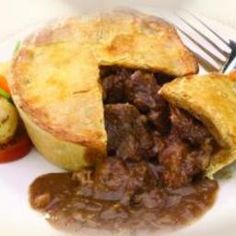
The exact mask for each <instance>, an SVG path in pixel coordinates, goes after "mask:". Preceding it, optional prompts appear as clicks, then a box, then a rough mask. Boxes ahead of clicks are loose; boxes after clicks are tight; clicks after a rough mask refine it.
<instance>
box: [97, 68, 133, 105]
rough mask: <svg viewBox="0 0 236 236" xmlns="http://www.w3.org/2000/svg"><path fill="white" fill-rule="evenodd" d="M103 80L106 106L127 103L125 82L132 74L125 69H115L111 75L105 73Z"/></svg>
mask: <svg viewBox="0 0 236 236" xmlns="http://www.w3.org/2000/svg"><path fill="white" fill-rule="evenodd" d="M103 76H104V78H102V87H103V99H104V102H105V103H106V104H113V103H123V102H126V95H125V84H124V83H125V81H126V80H128V79H129V76H130V72H129V71H128V70H125V69H123V70H122V69H120V70H118V69H116V68H113V69H112V70H111V71H110V73H108V74H107V73H104V75H103Z"/></svg>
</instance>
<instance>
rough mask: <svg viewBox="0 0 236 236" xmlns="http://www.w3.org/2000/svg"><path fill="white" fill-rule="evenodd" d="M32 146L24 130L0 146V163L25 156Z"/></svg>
mask: <svg viewBox="0 0 236 236" xmlns="http://www.w3.org/2000/svg"><path fill="white" fill-rule="evenodd" d="M31 148H32V143H31V141H30V139H29V137H28V135H27V134H26V132H25V131H24V132H23V134H20V135H19V136H16V137H15V138H14V139H13V140H12V141H10V142H9V143H8V144H7V145H4V146H2V147H0V163H5V162H10V161H15V160H18V159H20V158H22V157H24V156H26V155H27V154H28V153H29V152H30V150H31Z"/></svg>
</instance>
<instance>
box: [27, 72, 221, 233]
mask: <svg viewBox="0 0 236 236" xmlns="http://www.w3.org/2000/svg"><path fill="white" fill-rule="evenodd" d="M101 79H102V80H101V81H102V86H103V91H104V110H105V125H106V131H107V134H108V147H107V152H108V157H107V160H106V161H104V162H103V163H100V164H99V165H98V166H95V167H93V168H91V169H84V170H81V171H79V172H76V173H60V174H48V175H44V176H41V177H39V178H37V179H36V180H35V181H34V183H33V184H32V185H31V187H30V203H31V206H32V207H33V208H34V209H37V210H39V211H41V212H43V213H47V215H48V216H49V217H47V219H48V221H49V222H50V223H51V224H52V225H54V226H56V227H57V228H61V229H64V230H73V231H78V230H79V229H81V227H92V228H97V227H99V228H103V229H111V230H116V229H134V230H136V229H148V230H157V229H158V230H159V229H165V228H175V227H179V226H182V225H185V224H188V223H190V222H192V221H193V220H195V219H197V218H198V217H200V216H201V215H203V214H204V213H205V212H206V211H207V210H208V209H209V208H210V207H211V206H212V205H213V203H214V200H215V197H216V193H217V189H218V184H217V182H216V181H214V180H209V179H207V178H205V177H204V174H203V173H204V170H205V168H206V167H207V166H208V165H209V162H210V158H211V156H212V154H213V153H214V152H216V151H217V150H218V146H217V144H216V142H215V140H214V138H213V137H212V135H211V134H210V133H209V132H208V130H207V129H206V128H205V127H204V126H203V124H202V123H201V122H200V121H198V120H196V119H195V118H194V117H192V116H191V115H190V114H188V113H187V112H186V111H183V110H181V109H178V108H176V107H173V106H171V105H169V104H168V103H167V102H166V101H165V100H164V99H163V98H161V97H160V96H159V94H158V90H159V89H160V87H161V86H162V84H163V83H165V82H166V81H168V80H170V79H171V78H168V77H165V76H163V75H155V74H153V73H150V72H145V71H135V70H127V69H122V68H102V69H101Z"/></svg>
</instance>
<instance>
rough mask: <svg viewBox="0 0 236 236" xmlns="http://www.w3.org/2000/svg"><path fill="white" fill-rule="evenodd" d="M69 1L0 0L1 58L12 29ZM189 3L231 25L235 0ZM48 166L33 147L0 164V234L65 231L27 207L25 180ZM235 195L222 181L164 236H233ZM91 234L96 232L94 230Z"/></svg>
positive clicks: (51, 235) (63, 8) (235, 182)
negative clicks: (205, 204)
mask: <svg viewBox="0 0 236 236" xmlns="http://www.w3.org/2000/svg"><path fill="white" fill-rule="evenodd" d="M69 1H70V0H67V1H66V0H6V1H3V0H0V42H1V41H5V43H2V44H1V43H0V61H1V60H5V59H8V58H9V55H10V54H11V52H12V50H13V48H14V45H15V40H16V39H13V40H12V41H9V40H7V39H8V38H9V36H11V35H14V34H15V33H16V32H19V31H22V30H27V29H30V28H31V27H32V25H34V24H38V23H40V22H42V21H47V20H49V19H51V18H55V17H57V16H61V15H65V14H68V13H70V12H72V11H74V10H75V8H74V5H70V4H68V2H69ZM85 1H86V0H84V1H83V2H82V1H80V2H79V3H78V5H80V7H81V8H82V6H84V2H85ZM94 2H95V1H89V0H87V1H86V8H87V9H88V8H91V7H95V4H94ZM97 2H98V1H97ZM104 2H106V1H103V3H104ZM126 2H128V0H127V1H126ZM129 2H132V1H129ZM133 2H135V1H133ZM146 2H149V3H150V4H153V1H148V0H146ZM191 2H193V1H191ZM217 2H221V7H219V5H216V3H217ZM227 2H231V5H230V7H228V9H227V7H226V6H227V4H226V3H227ZM194 4H195V5H196V6H197V7H196V8H195V9H198V11H200V12H203V13H206V14H208V15H210V16H212V17H213V18H214V17H215V18H217V19H220V20H221V21H222V22H224V23H229V24H231V25H234V22H235V28H236V21H235V16H236V14H235V12H236V1H230V0H224V1H218V0H201V1H200V0H197V1H195V3H194ZM219 4H220V3H219ZM200 5H201V7H200ZM222 5H224V6H222ZM229 12H232V14H229ZM226 33H227V32H226ZM10 38H12V37H10ZM52 171H59V169H57V168H56V167H54V166H52V165H51V164H49V163H48V162H47V161H45V160H44V159H43V158H41V157H40V156H39V155H38V154H37V153H36V152H34V151H33V152H32V153H31V154H30V155H29V156H28V157H26V158H25V159H23V160H20V161H17V162H14V163H11V164H6V165H1V166H0V235H1V236H21V235H25V236H28V235H30V236H31V235H32V236H62V235H64V234H63V233H61V232H58V231H56V230H54V229H52V228H51V227H50V226H49V225H48V224H47V223H46V222H45V220H44V219H43V217H41V216H40V215H39V214H38V213H36V212H34V211H32V210H31V209H30V207H29V205H28V199H27V190H28V186H29V184H30V183H31V182H32V180H33V179H34V178H35V177H37V176H38V175H40V174H43V173H48V172H52ZM235 196H236V176H235V178H232V179H230V180H227V181H226V182H225V183H223V184H221V189H220V192H219V197H218V199H217V202H216V205H215V206H214V208H213V209H212V210H211V211H209V212H208V213H207V214H206V215H205V216H204V217H203V218H202V219H201V220H199V221H198V222H196V223H195V224H193V225H192V226H191V227H187V228H184V229H183V230H180V231H177V232H175V233H173V234H168V236H198V235H201V236H210V235H213V236H222V235H225V236H235V235H236V223H235V218H236V201H235ZM96 235H97V236H98V234H96ZM80 236H88V234H80ZM103 236H105V235H103ZM149 236H150V235H149ZM158 236H160V234H158Z"/></svg>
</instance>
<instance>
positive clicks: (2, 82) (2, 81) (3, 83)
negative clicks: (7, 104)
mask: <svg viewBox="0 0 236 236" xmlns="http://www.w3.org/2000/svg"><path fill="white" fill-rule="evenodd" d="M0 88H2V89H3V90H5V91H6V92H7V93H10V89H9V86H8V84H7V80H6V78H5V77H4V76H2V75H0Z"/></svg>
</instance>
